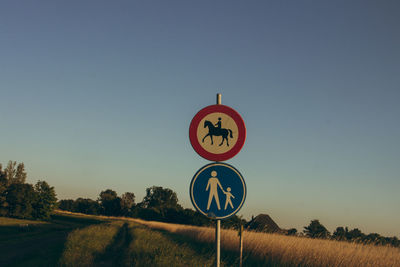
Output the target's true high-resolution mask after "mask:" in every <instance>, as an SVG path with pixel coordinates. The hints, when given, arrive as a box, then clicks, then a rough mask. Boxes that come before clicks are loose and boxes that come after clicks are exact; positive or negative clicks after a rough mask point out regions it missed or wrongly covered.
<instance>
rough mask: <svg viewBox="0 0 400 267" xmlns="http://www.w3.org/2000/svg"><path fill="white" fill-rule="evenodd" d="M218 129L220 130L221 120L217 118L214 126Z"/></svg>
mask: <svg viewBox="0 0 400 267" xmlns="http://www.w3.org/2000/svg"><path fill="white" fill-rule="evenodd" d="M215 126H217V128H218V129H221V118H218V122H217V123H216V124H215Z"/></svg>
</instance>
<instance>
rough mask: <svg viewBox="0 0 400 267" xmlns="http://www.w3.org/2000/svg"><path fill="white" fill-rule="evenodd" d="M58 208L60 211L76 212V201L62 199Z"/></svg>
mask: <svg viewBox="0 0 400 267" xmlns="http://www.w3.org/2000/svg"><path fill="white" fill-rule="evenodd" d="M58 208H59V209H60V210H66V211H74V200H72V199H62V200H60V201H59V202H58Z"/></svg>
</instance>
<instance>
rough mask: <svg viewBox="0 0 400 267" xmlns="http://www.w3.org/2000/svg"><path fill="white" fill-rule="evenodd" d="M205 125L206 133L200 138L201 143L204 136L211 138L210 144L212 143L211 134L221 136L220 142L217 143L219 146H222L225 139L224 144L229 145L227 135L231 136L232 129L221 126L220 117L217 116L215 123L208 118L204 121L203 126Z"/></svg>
mask: <svg viewBox="0 0 400 267" xmlns="http://www.w3.org/2000/svg"><path fill="white" fill-rule="evenodd" d="M206 127H208V133H207V134H206V135H205V136H204V137H203V140H202V142H203V143H204V139H206V137H207V136H209V137H210V139H211V145H213V144H214V140H213V136H222V142H221V143H220V144H219V146H222V144H223V143H224V140H226V145H227V146H229V140H228V136H229V137H230V138H233V134H232V130H231V129H225V128H221V117H219V118H218V122H217V123H216V124H215V125H214V124H213V123H212V122H211V121H208V120H206V121H204V128H206Z"/></svg>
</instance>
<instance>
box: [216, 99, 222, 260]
mask: <svg viewBox="0 0 400 267" xmlns="http://www.w3.org/2000/svg"><path fill="white" fill-rule="evenodd" d="M221 98H222V95H221V94H217V105H221V102H222V101H221ZM215 250H216V251H215V266H216V267H220V260H221V220H217V221H216V224H215Z"/></svg>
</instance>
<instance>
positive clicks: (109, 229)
mask: <svg viewBox="0 0 400 267" xmlns="http://www.w3.org/2000/svg"><path fill="white" fill-rule="evenodd" d="M122 225H123V222H122V221H114V222H110V223H103V224H100V225H92V226H89V227H86V228H82V229H77V230H74V231H72V232H71V233H70V234H69V235H68V238H67V242H66V244H65V249H64V252H63V255H62V256H61V259H60V265H61V266H94V260H95V258H96V257H98V256H99V255H100V254H102V253H104V252H105V251H106V248H107V247H108V246H109V245H110V244H112V242H113V239H114V237H115V236H116V234H117V233H118V231H119V229H120V228H121V227H122Z"/></svg>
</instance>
